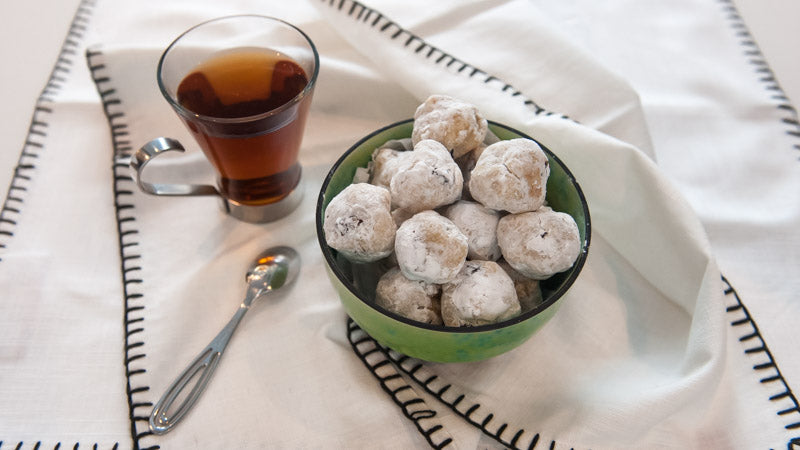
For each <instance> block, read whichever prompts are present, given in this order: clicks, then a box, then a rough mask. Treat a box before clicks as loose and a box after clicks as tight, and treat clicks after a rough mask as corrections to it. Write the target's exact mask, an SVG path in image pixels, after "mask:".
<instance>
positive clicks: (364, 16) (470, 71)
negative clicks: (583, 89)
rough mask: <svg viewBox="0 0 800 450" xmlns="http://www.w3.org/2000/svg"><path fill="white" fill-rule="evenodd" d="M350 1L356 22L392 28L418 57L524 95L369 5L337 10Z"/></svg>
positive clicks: (540, 110)
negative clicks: (435, 56)
mask: <svg viewBox="0 0 800 450" xmlns="http://www.w3.org/2000/svg"><path fill="white" fill-rule="evenodd" d="M322 2H323V3H324V2H325V0H322ZM348 2H349V3H350V8H349V9H348V10H347V15H348V16H350V17H351V18H353V19H355V20H356V21H359V22H364V23H368V24H369V25H370V26H371V27H373V28H375V27H377V29H378V30H379V31H380V32H381V33H384V32H386V31H387V30H389V29H392V28H393V29H394V31H393V32H392V34H391V35H390V36H389V37H390V38H391V39H392V40H395V39H397V38H399V37H401V36H405V42H404V43H403V45H404V46H405V47H407V48H411V49H412V50H413V52H414V53H416V54H422V55H423V56H424V57H425V59H431V57H432V56H433V55H434V54H438V55H439V56H438V57H437V58H436V59H435V60H433V62H434V63H435V64H442V63H443V62H444V61H445V60H448V59H449V61H447V63H445V65H444V66H445V67H447V68H449V67H450V66H452V65H453V64H460V67H459V68H458V69H457V70H456V73H466V75H467V76H468V77H469V78H475V77H478V78H482V79H483V82H484V83H486V84H492V85H495V86H497V87H498V88H499V89H498V92H500V93H504V94H508V91H511V92H510V96H511V97H518V96H521V92H520V91H519V90H517V89H515V88H514V87H513V86H511V85H509V84H507V83H505V82H503V81H501V80H499V79H498V78H497V77H494V76H491V75H489V74H488V73H487V72H485V71H483V70H482V69H480V68H478V67H474V66H472V65H470V64H468V63H466V62H464V61H461V60H459V59H458V58H456V57H455V56H453V55H451V54H449V53H447V52H445V51H443V50H442V49H440V48H438V47H435V46H433V45H430V44H429V43H428V42H427V41H425V40H424V39H422V38H420V37H419V36H417V35H415V34H414V33H412V32H410V31H409V30H406V29H405V28H403V27H401V26H400V25H398V24H397V23H395V22H393V21H392V20H390V19H389V18H387V17H385V16H384V15H383V14H381V13H380V12H378V11H376V10H374V9H372V8H370V7H368V6H365V5H364V4H362V3H360V2H358V1H355V0H340V2H339V4H338V7H337V8H336V9H337V10H339V11H343V10H344V9H345V8H344V4H345V3H348ZM328 5H329V6H334V3H333V1H331V0H328ZM373 15H374V17H375V18H374V19H373V20H372V22H369V18H370V17H372V16H373ZM415 42H418V45H416V46H412V45H411V44H413V43H415ZM426 48H427V49H428V51H427V52H423V50H425V49H426ZM522 100H523V103H524V104H525V105H526V106H527V107H529V108H531V110H532V111H533V112H534V114H535V115H541V114H543V115H546V116H552V115H556V116H558V117H561V118H563V119H568V120H572V119H570V118H569V117H568V116H566V115H562V114H557V113H554V112H552V111H548V110H547V109H545V108H543V107H541V106H540V105H539V104H537V103H536V102H534V101H533V100H531V99H522Z"/></svg>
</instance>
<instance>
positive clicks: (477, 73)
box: [321, 0, 800, 449]
mask: <svg viewBox="0 0 800 450" xmlns="http://www.w3.org/2000/svg"><path fill="white" fill-rule="evenodd" d="M321 1H322V2H323V3H327V4H328V5H329V6H330V7H332V8H336V9H337V10H339V11H342V12H346V14H347V15H348V16H349V17H351V18H353V19H354V20H356V21H360V22H364V23H367V24H369V25H370V26H371V27H372V28H376V29H377V30H378V31H379V32H380V33H382V34H389V35H390V38H391V39H392V40H400V41H401V42H402V45H403V46H404V47H406V48H409V49H410V50H411V51H412V52H413V53H414V54H417V55H421V56H422V57H424V58H425V59H428V60H433V61H434V63H435V64H438V65H442V66H444V67H443V68H444V69H445V70H452V69H453V68H454V69H455V70H456V73H459V74H462V73H463V74H465V75H466V76H467V77H469V78H475V77H477V78H478V79H479V80H482V81H483V82H484V83H486V84H491V85H493V86H495V87H497V88H499V92H501V93H503V94H507V95H510V96H512V97H519V98H520V99H521V100H522V101H523V102H524V103H525V105H527V106H529V107H530V108H531V109H532V110H533V112H534V114H536V115H539V114H546V115H556V116H558V117H561V118H564V119H569V117H568V116H566V115H559V114H557V113H554V112H551V111H547V110H546V109H544V108H542V107H541V106H539V105H538V104H537V103H536V102H534V101H533V100H530V99H526V98H525V97H524V96H523V94H522V92H520V91H519V90H517V89H515V88H514V87H513V86H512V85H510V84H508V83H505V82H503V81H502V80H500V79H499V78H497V77H495V76H493V75H490V74H489V73H487V72H485V71H483V70H481V69H479V68H477V67H474V66H472V65H470V64H469V63H467V62H464V61H462V60H460V59H458V58H456V57H455V56H453V55H451V54H449V53H447V52H445V51H443V50H441V49H439V48H437V47H434V46H432V45H430V44H428V43H427V42H426V41H425V40H423V39H422V38H420V37H419V36H417V35H415V34H414V33H412V32H410V31H408V30H406V29H404V28H403V27H401V26H400V25H398V24H397V23H395V22H394V21H392V20H391V19H389V18H387V17H386V16H384V15H383V14H381V13H380V12H378V11H375V10H373V9H372V8H369V7H367V6H365V5H363V4H362V3H360V2H358V1H355V0H321ZM717 1H719V2H721V3H723V4H724V6H723V10H724V11H725V13H726V14H727V18H728V20H730V21H731V22H732V24H733V25H732V26H733V28H734V29H736V30H737V36H738V37H740V38H741V41H740V43H741V45H743V46H745V47H746V48H747V50H746V51H745V55H746V56H747V57H748V60H749V62H750V63H751V64H753V65H754V66H756V71H757V73H759V74H760V75H761V78H759V81H760V82H762V83H764V84H765V87H766V89H767V90H769V91H771V92H773V93H772V94H771V97H770V98H771V99H772V100H774V101H776V102H777V104H776V107H777V108H778V109H779V110H781V111H784V112H786V113H787V114H788V116H787V117H785V118H783V119H782V122H783V123H784V124H786V125H787V126H788V127H789V129H788V130H787V131H786V133H787V134H788V135H790V136H793V137H797V138H800V123H798V119H797V117H798V116H797V111H796V110H795V109H794V107H793V106H792V105H791V103H790V101H789V99H788V98H787V97H786V95H785V94H784V93H783V91H782V89H781V88H780V86H779V85H778V82H777V80H776V79H775V77H774V74H773V72H772V70H771V69H770V68H769V66H768V65H767V63H766V61H765V60H764V58H763V55H762V54H761V51H760V50H759V49H758V46H757V45H756V43H755V40H754V39H753V37H752V36H751V35H750V33H749V31H748V30H747V27H746V25H745V24H744V20H743V19H742V17H741V16H740V15H739V14H738V12H737V10H736V7H735V6H734V5H733V3H732V0H717ZM569 120H571V119H569ZM794 148H795V149H796V150H800V144H795V145H794ZM723 281H724V283H725V285H726V286H727V287H726V290H725V295H726V296H730V295H731V294H732V295H733V297H734V298H735V300H736V304H735V305H731V306H729V307H728V313H729V314H733V313H735V312H743V313H744V317H741V318H738V319H736V320H733V321H732V322H731V327H732V328H734V329H737V328H738V327H741V326H743V325H746V324H748V325H750V326H751V327H752V332H750V333H749V334H746V335H744V336H742V337H741V338H740V342H742V343H743V345H745V346H747V341H750V340H751V339H757V340H758V341H759V345H757V346H750V347H746V348H745V350H744V352H745V354H746V355H756V354H763V355H765V356H766V358H767V361H765V362H762V363H760V364H756V365H754V366H753V370H755V371H757V372H760V371H774V373H772V374H771V375H769V376H766V377H764V378H761V379H760V380H759V381H760V382H761V383H777V384H780V385H781V386H782V390H781V391H780V392H777V393H776V394H775V395H773V396H771V397H770V398H769V399H770V401H773V402H779V401H788V402H791V404H790V405H788V407H786V408H782V409H781V410H780V411H778V416H780V417H782V418H783V417H785V418H786V420H787V423H786V424H785V426H784V428H785V429H787V430H796V429H800V420H798V419H797V417H796V415H798V414H800V410H798V404H797V398H796V397H795V396H794V394H793V393H792V391H791V389H790V388H789V385H788V383H787V382H786V380H785V379H784V378H783V375H782V374H781V373H780V370H779V369H778V365H777V362H776V361H775V359H774V357H773V356H772V353H771V352H770V351H769V349H768V347H767V344H766V342H765V341H764V339H763V337H762V336H761V334H760V332H759V331H758V327H757V325H756V323H755V321H754V320H753V318H752V317H751V316H750V314H749V312H747V308H745V306H744V304H743V303H742V302H741V299H740V298H739V296H738V295H737V294H736V292H735V291H734V290H733V287H731V285H730V283H729V282H728V280H727V279H725V278H724V277H723ZM352 326H355V327H357V325H354V324H353V325H352ZM365 334H366V333H365ZM366 339H371V338H369V337H368V336H367V338H366ZM376 345H377V343H376ZM353 348H354V350H356V352H357V353H358V349H357V347H355V346H354V347H353ZM383 351H384V352H385V353H386V355H387V356H388V357H389V358H390V359H391V360H392V361H393V362H394V363H395V364H396V365H397V366H398V367H400V369H401V370H402V371H403V372H405V373H406V374H408V375H409V376H410V377H412V378H413V379H414V380H415V381H416V382H417V383H419V384H420V385H421V386H422V387H423V388H425V390H426V391H427V392H428V393H430V394H431V395H433V396H435V397H436V398H438V399H439V400H440V401H442V402H443V403H445V404H446V405H448V406H449V407H450V408H451V409H452V410H453V411H454V412H456V413H457V414H459V415H461V416H462V417H463V418H464V419H466V420H467V421H468V422H469V423H471V424H472V425H474V426H476V427H478V428H479V429H480V430H481V431H483V432H484V434H486V435H487V436H489V437H491V438H493V439H495V440H497V441H498V442H500V443H501V444H503V445H507V446H509V447H512V448H520V447H519V446H518V444H519V442H520V438H521V436H522V435H523V434H525V431H524V430H519V431H517V432H516V433H514V434H513V435H512V437H511V438H510V440H506V439H507V438H506V437H504V436H508V435H509V434H510V431H508V425H507V424H506V423H503V424H501V425H499V426H498V427H496V428H493V429H489V425H490V424H491V422H492V420H493V419H494V417H495V415H494V414H493V413H491V412H488V413H486V414H485V415H482V416H481V417H480V418H475V417H474V416H476V415H480V411H481V405H480V404H479V403H473V404H472V405H471V406H469V407H468V408H464V407H461V408H459V406H460V405H461V403H462V401H463V400H464V396H463V395H461V396H458V397H456V398H455V399H453V400H451V401H447V400H445V399H444V398H443V397H444V394H445V393H446V392H447V391H448V390H449V389H450V387H451V385H450V384H441V385H440V387H438V389H435V388H433V387H431V383H432V382H434V381H438V382H441V381H440V380H439V378H438V376H436V375H433V374H432V373H430V372H427V369H426V368H425V367H424V365H423V364H422V363H421V362H419V361H417V360H414V359H411V358H408V357H407V356H404V355H402V354H400V353H396V352H394V351H392V350H388V349H384V350H383ZM412 361H413V362H412ZM409 364H411V366H410V367H409ZM368 367H369V366H368ZM419 373H424V374H425V376H421V375H419ZM538 441H539V433H536V434H534V435H533V437H532V438H530V441H529V444H528V446H527V447H526V448H529V449H532V448H534V447H536V445H537V443H538ZM555 445H556V442H555V441H551V442H550V444H549V448H554V447H555ZM793 445H797V446H800V436H797V437H794V438H791V439H790V441H789V442H788V443H787V448H792V447H793Z"/></svg>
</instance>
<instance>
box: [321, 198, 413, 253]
mask: <svg viewBox="0 0 800 450" xmlns="http://www.w3.org/2000/svg"><path fill="white" fill-rule="evenodd" d="M390 211H391V196H390V194H389V191H387V190H386V189H384V188H382V187H378V186H373V185H371V184H367V183H357V184H351V185H349V186H347V187H346V188H345V189H343V190H342V191H341V192H340V193H339V194H338V195H337V196H336V197H334V198H333V199H331V201H330V203H329V204H328V207H327V209H325V223H324V225H323V231H324V232H325V240H326V241H327V243H328V245H330V246H331V247H332V248H334V249H336V250H338V251H339V252H341V253H342V254H343V255H344V256H346V257H347V258H348V259H350V260H352V261H356V262H370V261H377V260H379V259H381V258H384V257H386V256H388V255H389V254H390V253H392V250H393V249H394V240H395V232H396V231H397V227H396V225H395V223H394V219H392V215H391V212H390Z"/></svg>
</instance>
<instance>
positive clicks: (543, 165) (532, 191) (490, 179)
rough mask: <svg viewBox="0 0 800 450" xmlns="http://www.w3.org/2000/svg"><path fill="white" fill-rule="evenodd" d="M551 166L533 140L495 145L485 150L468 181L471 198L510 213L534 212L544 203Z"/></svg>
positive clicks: (516, 140)
mask: <svg viewBox="0 0 800 450" xmlns="http://www.w3.org/2000/svg"><path fill="white" fill-rule="evenodd" d="M549 176H550V165H549V162H548V160H547V155H546V154H545V153H544V151H543V150H542V148H541V147H539V145H538V144H537V143H536V142H534V141H532V140H530V139H521V138H520V139H510V140H507V141H500V142H497V143H494V144H492V145H490V146H488V147H486V149H485V150H484V151H483V153H482V154H481V156H480V158H478V161H477V162H476V163H475V168H474V169H472V172H471V174H470V181H469V192H470V194H471V195H472V198H474V199H475V200H477V201H479V202H480V203H482V204H483V205H484V206H487V207H489V208H492V209H497V210H504V211H508V212H510V213H521V212H527V211H535V210H536V209H538V208H539V207H540V206H542V205H543V204H544V199H545V194H546V187H547V178H548V177H549Z"/></svg>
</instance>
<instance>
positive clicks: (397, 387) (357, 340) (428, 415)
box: [347, 317, 453, 449]
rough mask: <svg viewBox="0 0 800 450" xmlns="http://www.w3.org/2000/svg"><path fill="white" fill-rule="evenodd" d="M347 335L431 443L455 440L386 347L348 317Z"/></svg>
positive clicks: (446, 443) (441, 444)
mask: <svg viewBox="0 0 800 450" xmlns="http://www.w3.org/2000/svg"><path fill="white" fill-rule="evenodd" d="M347 339H348V341H349V342H350V346H351V347H352V348H353V351H354V352H355V353H356V355H357V356H358V358H359V359H360V360H361V362H362V363H364V366H366V368H367V369H368V370H369V371H370V373H372V375H373V376H375V378H376V379H377V380H378V382H379V383H380V385H381V388H382V389H383V390H384V391H385V392H386V393H387V394H389V396H390V397H391V398H392V400H393V401H394V402H395V404H397V406H399V407H400V410H401V411H402V412H403V415H405V416H406V417H407V418H408V419H409V420H411V421H412V422H413V423H414V426H416V427H417V430H419V432H420V433H421V434H422V436H423V437H424V438H425V440H426V441H428V444H429V445H430V446H431V447H432V448H435V449H441V448H446V447H447V446H449V445H450V444H451V443H452V442H453V438H452V437H451V436H450V435H449V434H448V433H447V431H446V430H445V429H444V427H443V426H442V425H441V424H440V423H436V421H435V420H433V419H435V418H436V415H437V412H436V410H434V409H431V408H429V407H428V405H427V404H426V403H425V400H423V399H422V398H420V397H419V396H418V395H417V394H416V393H415V392H414V390H413V388H412V387H411V386H410V385H409V384H408V383H407V382H406V381H405V379H404V378H403V376H402V375H400V374H399V373H397V370H396V369H395V367H394V366H393V365H392V364H391V362H390V360H389V358H388V355H387V353H386V349H384V348H383V347H381V346H380V345H378V343H377V342H376V341H375V340H374V339H372V338H371V337H370V336H369V335H368V334H367V333H365V332H364V331H363V330H362V329H361V328H359V326H358V325H356V323H355V322H353V319H351V318H349V317H348V318H347Z"/></svg>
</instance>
